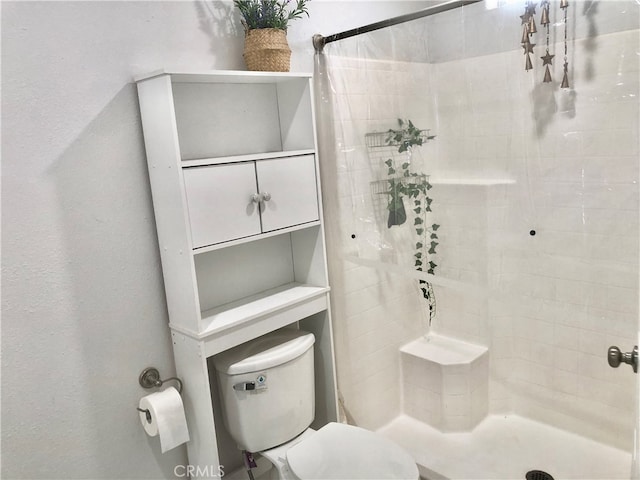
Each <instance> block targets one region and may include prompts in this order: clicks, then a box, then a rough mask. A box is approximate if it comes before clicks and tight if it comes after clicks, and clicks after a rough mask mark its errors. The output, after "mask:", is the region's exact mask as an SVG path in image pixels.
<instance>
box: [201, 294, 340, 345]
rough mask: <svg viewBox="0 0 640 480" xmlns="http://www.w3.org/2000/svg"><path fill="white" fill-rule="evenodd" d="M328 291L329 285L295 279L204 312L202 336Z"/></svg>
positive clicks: (284, 308)
mask: <svg viewBox="0 0 640 480" xmlns="http://www.w3.org/2000/svg"><path fill="white" fill-rule="evenodd" d="M328 291H329V287H316V286H313V285H304V284H301V283H296V282H293V283H289V284H287V285H282V286H280V287H276V288H272V289H270V290H267V291H265V292H260V293H258V294H256V295H252V296H250V297H246V298H242V299H240V300H237V301H235V302H232V303H228V304H226V305H222V306H220V307H216V308H212V309H211V310H207V311H205V312H202V323H203V329H202V331H201V336H209V335H212V334H215V333H218V332H221V331H223V330H226V329H228V328H231V327H238V326H240V325H242V324H245V323H248V322H252V321H254V320H256V319H258V318H262V317H266V316H269V315H273V314H275V313H278V312H280V311H283V310H286V309H288V308H295V307H296V306H298V305H300V304H302V303H305V302H306V301H308V300H313V299H315V298H318V297H322V296H324V294H325V293H327V292H328ZM325 308H326V307H325Z"/></svg>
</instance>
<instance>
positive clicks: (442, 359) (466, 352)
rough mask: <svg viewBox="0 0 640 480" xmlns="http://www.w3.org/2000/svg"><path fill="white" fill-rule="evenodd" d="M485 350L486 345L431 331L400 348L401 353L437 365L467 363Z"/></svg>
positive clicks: (471, 361) (478, 356) (474, 359)
mask: <svg viewBox="0 0 640 480" xmlns="http://www.w3.org/2000/svg"><path fill="white" fill-rule="evenodd" d="M487 351H488V349H487V347H483V346H481V345H476V344H474V343H468V342H463V341H462V340H458V339H456V338H452V337H445V336H443V335H437V334H433V333H432V334H429V335H427V336H426V337H422V338H419V339H418V340H414V341H412V342H410V343H407V344H406V345H404V346H403V347H402V348H400V352H402V353H406V354H409V355H412V356H414V357H418V358H421V359H423V360H428V361H430V362H433V363H436V364H439V365H468V364H471V363H473V362H474V361H476V360H478V359H479V358H480V357H481V356H482V355H483V354H485V353H486V352H487Z"/></svg>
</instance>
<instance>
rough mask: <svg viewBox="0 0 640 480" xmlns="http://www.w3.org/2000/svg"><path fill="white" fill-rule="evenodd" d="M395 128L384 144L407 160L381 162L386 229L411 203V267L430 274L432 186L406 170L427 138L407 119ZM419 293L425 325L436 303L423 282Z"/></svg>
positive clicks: (435, 236)
mask: <svg viewBox="0 0 640 480" xmlns="http://www.w3.org/2000/svg"><path fill="white" fill-rule="evenodd" d="M398 126H399V128H398V129H389V131H388V135H387V138H386V144H387V145H389V146H397V147H398V153H405V152H406V153H407V156H408V159H407V161H403V162H402V164H401V165H400V168H399V169H396V167H395V166H394V162H393V159H391V158H389V159H388V160H386V161H385V162H384V163H385V165H386V166H387V175H388V179H387V186H388V190H387V192H388V195H389V203H388V205H387V209H388V210H389V217H388V220H387V227H388V228H391V227H393V226H394V225H402V224H404V223H405V222H406V221H407V213H406V210H405V198H406V199H407V201H408V202H411V203H410V204H411V211H412V213H413V215H412V217H413V230H414V233H415V235H416V237H417V240H416V242H415V252H414V255H413V257H414V267H415V269H416V270H418V271H420V272H422V271H426V272H427V273H429V274H431V275H434V274H435V269H436V267H437V266H438V265H437V264H436V263H435V262H434V261H433V260H432V258H433V255H435V254H436V253H437V251H436V248H437V246H438V245H439V242H438V234H437V231H438V229H439V228H440V225H438V224H436V223H433V224H431V225H430V226H429V225H427V213H429V212H432V209H431V203H432V202H433V199H432V198H431V197H430V196H429V194H428V192H429V190H431V188H432V185H431V184H430V183H429V180H428V179H429V177H428V175H425V174H423V173H416V172H412V171H410V166H411V164H410V162H409V161H408V160H409V159H410V157H411V149H412V148H413V147H415V146H420V145H422V144H423V143H424V142H425V141H427V140H428V139H431V138H433V137H429V136H427V135H425V131H424V130H420V129H418V128H416V126H415V125H414V124H413V123H412V122H411V120H402V119H398ZM420 290H421V291H422V296H423V297H424V298H425V299H426V300H427V302H428V303H429V325H431V321H432V319H433V317H434V316H435V314H436V301H435V295H434V292H433V287H432V285H431V284H430V283H429V282H427V281H426V280H420Z"/></svg>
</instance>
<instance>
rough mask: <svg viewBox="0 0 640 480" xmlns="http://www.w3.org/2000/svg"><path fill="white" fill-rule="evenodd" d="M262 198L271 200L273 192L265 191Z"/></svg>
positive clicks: (266, 200)
mask: <svg viewBox="0 0 640 480" xmlns="http://www.w3.org/2000/svg"><path fill="white" fill-rule="evenodd" d="M262 200H263V201H265V202H268V201H269V200H271V194H270V193H269V192H264V193H263V194H262Z"/></svg>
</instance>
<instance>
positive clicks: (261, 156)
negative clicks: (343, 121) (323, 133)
mask: <svg viewBox="0 0 640 480" xmlns="http://www.w3.org/2000/svg"><path fill="white" fill-rule="evenodd" d="M314 153H315V150H313V149H305V150H288V151H276V152H265V153H250V154H245V155H231V156H228V157H212V158H198V159H194V160H183V161H182V164H181V165H182V168H189V167H201V166H205V165H221V164H223V163H237V162H251V161H255V160H268V159H270V158H284V157H295V156H298V155H313V154H314Z"/></svg>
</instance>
